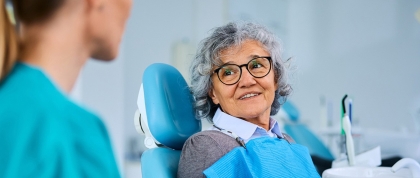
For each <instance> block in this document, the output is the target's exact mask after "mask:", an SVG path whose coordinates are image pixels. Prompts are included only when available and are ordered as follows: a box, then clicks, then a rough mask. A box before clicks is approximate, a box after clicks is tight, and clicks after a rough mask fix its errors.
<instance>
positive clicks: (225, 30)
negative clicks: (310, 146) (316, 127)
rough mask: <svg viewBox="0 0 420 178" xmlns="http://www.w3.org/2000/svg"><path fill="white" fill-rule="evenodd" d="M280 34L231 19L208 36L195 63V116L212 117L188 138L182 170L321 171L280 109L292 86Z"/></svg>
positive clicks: (237, 173) (196, 173) (211, 173)
mask: <svg viewBox="0 0 420 178" xmlns="http://www.w3.org/2000/svg"><path fill="white" fill-rule="evenodd" d="M280 52H281V48H280V44H279V42H278V40H277V38H276V37H275V36H274V35H273V34H272V33H271V32H269V31H268V30H267V29H266V28H265V27H263V26H261V25H257V24H253V23H244V24H241V23H229V24H227V25H224V26H221V27H218V28H216V29H215V30H214V31H213V32H212V34H211V35H210V36H209V37H207V38H205V39H204V40H203V41H202V42H201V45H200V47H199V49H198V51H197V55H196V57H195V58H194V60H193V62H192V64H191V67H190V74H191V77H192V78H191V91H192V93H193V95H194V98H195V111H196V117H197V118H199V119H208V120H209V121H210V122H211V123H213V124H214V126H213V128H212V129H211V130H207V131H202V132H199V133H197V134H194V135H193V136H191V137H190V138H189V139H188V140H187V141H186V142H185V144H184V147H183V149H182V153H181V158H180V162H179V167H178V177H319V174H318V173H317V171H316V169H315V167H314V165H313V163H312V160H311V158H310V155H309V152H308V150H307V148H306V147H303V146H301V145H298V144H296V143H294V142H293V140H292V139H291V138H290V137H289V136H287V135H286V134H283V133H282V132H281V129H280V127H279V124H278V123H277V122H276V120H274V119H272V118H271V117H270V116H271V115H275V114H276V113H277V112H278V110H279V109H280V107H281V103H280V101H281V100H282V99H283V100H285V99H286V97H287V96H288V95H289V93H290V91H291V87H290V85H289V84H288V83H287V80H286V67H285V64H284V62H283V61H282V59H281V53H280Z"/></svg>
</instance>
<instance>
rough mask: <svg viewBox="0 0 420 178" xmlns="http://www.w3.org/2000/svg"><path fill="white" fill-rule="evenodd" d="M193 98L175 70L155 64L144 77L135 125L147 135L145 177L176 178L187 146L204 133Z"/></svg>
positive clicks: (147, 69)
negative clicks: (196, 115)
mask: <svg viewBox="0 0 420 178" xmlns="http://www.w3.org/2000/svg"><path fill="white" fill-rule="evenodd" d="M192 102H193V97H192V95H191V93H190V90H189V87H188V85H187V83H186V82H185V80H184V78H183V77H182V75H181V74H180V73H179V72H178V70H177V69H175V68H174V67H172V66H170V65H167V64H161V63H155V64H152V65H150V66H149V67H147V68H146V70H145V71H144V73H143V83H142V85H141V87H140V91H139V96H138V100H137V106H138V110H137V111H136V113H135V117H134V125H135V127H136V130H137V131H138V132H139V133H140V134H144V135H145V140H144V144H145V146H146V147H147V148H149V149H148V150H146V151H144V152H143V154H142V156H141V160H140V162H141V171H142V177H143V178H148V177H164V178H166V177H176V174H177V170H178V162H179V158H180V154H181V149H182V146H183V144H184V142H185V141H186V140H187V139H188V137H190V136H191V135H193V134H194V133H197V132H199V131H200V130H201V121H200V120H197V119H195V117H194V110H193V105H192V104H193V103H192Z"/></svg>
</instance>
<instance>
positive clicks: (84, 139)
mask: <svg viewBox="0 0 420 178" xmlns="http://www.w3.org/2000/svg"><path fill="white" fill-rule="evenodd" d="M0 177H13V178H15V177H71V178H74V177H120V174H119V172H118V168H117V165H116V162H115V158H114V155H113V151H112V148H111V143H110V139H109V136H108V133H107V131H106V128H105V126H104V124H103V122H102V121H101V120H100V119H99V118H98V117H97V116H96V115H95V114H93V113H91V112H89V111H87V110H86V109H84V108H82V107H81V106H79V105H77V104H75V103H74V102H72V101H71V100H70V99H69V98H68V97H67V96H66V95H65V94H63V92H62V91H61V90H60V89H58V88H57V86H56V85H55V84H54V83H53V82H52V81H51V79H50V78H49V77H48V76H47V75H46V74H45V73H44V72H43V71H42V70H40V69H39V68H36V67H33V66H30V65H27V64H24V63H21V62H18V63H16V65H15V66H14V68H13V70H12V71H11V73H10V74H9V75H8V76H7V77H6V78H5V79H4V80H3V81H2V82H1V83H0Z"/></svg>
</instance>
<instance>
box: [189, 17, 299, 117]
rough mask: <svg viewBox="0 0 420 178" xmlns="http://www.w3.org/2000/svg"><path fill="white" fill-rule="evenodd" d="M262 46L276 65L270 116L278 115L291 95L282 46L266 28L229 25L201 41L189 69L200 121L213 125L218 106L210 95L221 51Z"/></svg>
mask: <svg viewBox="0 0 420 178" xmlns="http://www.w3.org/2000/svg"><path fill="white" fill-rule="evenodd" d="M247 40H255V41H258V42H260V43H261V44H262V45H263V47H264V48H265V50H267V51H268V52H269V53H270V56H271V58H272V60H273V64H274V70H273V71H274V74H275V78H276V79H277V85H278V89H277V90H276V91H275V96H274V102H273V104H272V105H271V112H270V115H275V114H277V112H278V111H279V109H280V106H281V105H282V104H283V103H284V102H285V100H286V97H287V96H288V95H289V94H290V92H291V87H290V85H289V84H288V83H287V77H286V67H285V64H284V62H283V60H282V58H281V52H282V51H281V50H282V49H281V46H280V43H279V42H278V41H279V40H278V39H277V37H276V36H275V35H274V34H273V33H271V32H269V31H268V30H267V29H266V28H265V27H263V26H261V25H258V24H254V23H243V24H239V23H233V22H231V23H228V24H226V25H224V26H221V27H218V28H215V29H214V31H213V33H212V34H211V35H210V36H209V37H207V38H205V39H204V40H202V41H201V43H200V45H199V48H198V50H197V54H196V56H195V58H194V60H193V61H192V64H191V66H190V76H191V92H192V94H193V96H194V99H195V103H194V109H195V115H196V118H197V119H204V118H205V119H207V120H208V121H210V122H213V121H212V119H213V116H214V113H215V112H216V110H217V108H218V105H216V104H214V103H213V101H212V99H211V98H210V97H209V95H208V93H209V91H210V89H211V88H212V87H213V85H212V82H211V79H210V77H211V75H212V73H213V72H212V68H213V67H214V66H220V65H222V64H223V62H222V61H221V60H220V58H219V57H220V56H219V55H220V52H221V51H222V50H225V49H228V48H231V47H237V46H240V45H241V44H242V43H243V42H244V41H247Z"/></svg>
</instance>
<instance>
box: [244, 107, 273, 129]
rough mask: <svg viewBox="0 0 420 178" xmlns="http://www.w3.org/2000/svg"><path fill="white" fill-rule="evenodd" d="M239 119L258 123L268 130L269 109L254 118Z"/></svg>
mask: <svg viewBox="0 0 420 178" xmlns="http://www.w3.org/2000/svg"><path fill="white" fill-rule="evenodd" d="M241 119H243V120H246V121H248V122H251V123H253V124H255V125H258V126H260V127H262V128H264V129H265V130H267V131H268V130H270V111H268V112H267V111H266V112H264V113H263V114H262V115H260V116H258V117H255V118H250V119H244V118H241Z"/></svg>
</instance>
